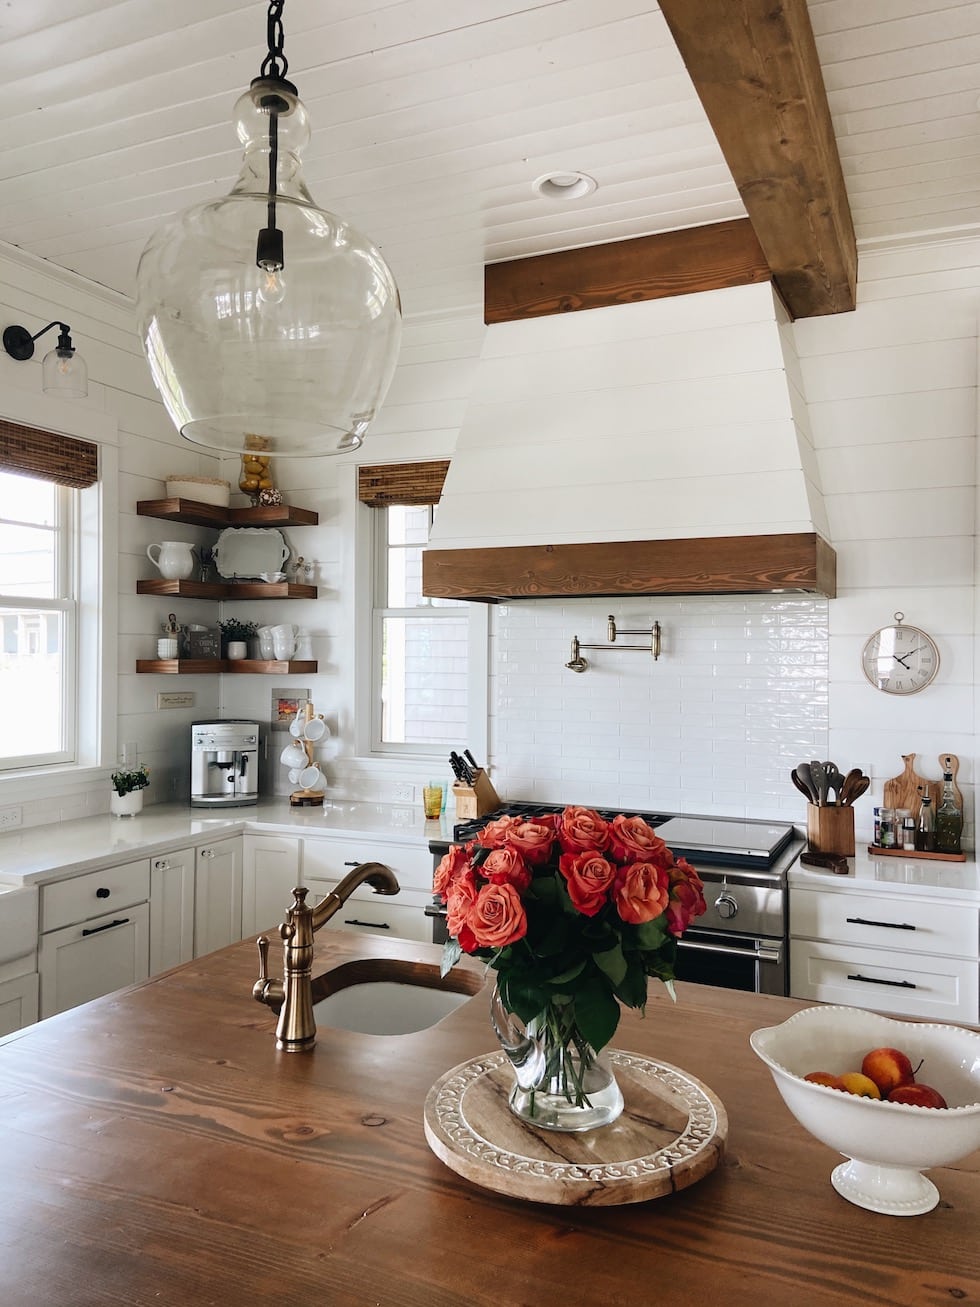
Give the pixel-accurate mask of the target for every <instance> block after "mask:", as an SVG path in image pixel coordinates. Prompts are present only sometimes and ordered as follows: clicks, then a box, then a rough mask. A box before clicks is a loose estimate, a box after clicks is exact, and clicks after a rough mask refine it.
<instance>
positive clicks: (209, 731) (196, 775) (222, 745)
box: [191, 721, 259, 808]
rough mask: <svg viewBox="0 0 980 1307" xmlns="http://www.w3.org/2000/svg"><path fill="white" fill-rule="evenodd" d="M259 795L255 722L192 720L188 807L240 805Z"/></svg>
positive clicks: (250, 801)
mask: <svg viewBox="0 0 980 1307" xmlns="http://www.w3.org/2000/svg"><path fill="white" fill-rule="evenodd" d="M258 797H259V724H258V722H243V721H226V722H193V723H192V725H191V807H192V808H242V807H245V806H246V805H248V804H252V803H256V802H257V801H258Z"/></svg>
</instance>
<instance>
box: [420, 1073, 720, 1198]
mask: <svg viewBox="0 0 980 1307" xmlns="http://www.w3.org/2000/svg"><path fill="white" fill-rule="evenodd" d="M606 1056H607V1057H608V1058H609V1061H610V1063H611V1065H612V1068H613V1071H614V1072H615V1075H616V1079H617V1080H618V1081H619V1087H620V1089H621V1090H622V1091H623V1098H624V1099H625V1102H626V1106H625V1108H624V1110H623V1114H622V1115H621V1116H620V1117H619V1119H618V1120H617V1121H614V1122H613V1123H612V1125H607V1126H600V1127H599V1128H598V1129H596V1130H589V1131H585V1132H583V1133H582V1134H566V1133H563V1132H561V1131H557V1130H536V1129H535V1128H534V1127H533V1126H529V1125H527V1124H525V1123H524V1122H523V1121H521V1120H520V1119H519V1118H518V1117H516V1116H515V1115H514V1113H513V1112H512V1111H511V1110H510V1107H509V1105H508V1102H507V1098H508V1095H509V1094H510V1091H511V1087H512V1086H513V1083H514V1071H513V1068H512V1066H511V1064H510V1062H509V1061H508V1060H507V1056H506V1054H505V1053H503V1052H498V1053H490V1054H488V1055H487V1056H485V1057H475V1058H471V1059H470V1060H469V1061H468V1062H463V1063H461V1064H460V1065H459V1066H456V1067H453V1069H452V1070H451V1071H447V1072H446V1074H445V1075H443V1076H441V1077H440V1079H439V1080H437V1081H436V1083H435V1084H434V1085H433V1086H432V1088H431V1089H430V1090H429V1093H428V1095H427V1097H426V1100H425V1112H424V1121H425V1137H426V1140H427V1142H428V1144H429V1147H430V1148H431V1149H432V1151H433V1152H434V1153H435V1155H436V1157H438V1158H439V1160H440V1161H442V1162H445V1164H446V1165H447V1166H448V1167H449V1168H450V1170H453V1171H455V1172H456V1173H457V1175H461V1176H463V1177H464V1178H465V1179H467V1180H471V1181H473V1183H474V1184H478V1185H481V1186H482V1187H483V1188H484V1189H492V1190H493V1191H494V1192H495V1193H500V1194H507V1195H508V1196H509V1197H511V1198H522V1199H525V1200H526V1201H528V1202H535V1203H561V1204H568V1205H572V1206H577V1207H612V1206H616V1205H617V1204H622V1203H642V1202H646V1200H647V1199H649V1198H660V1197H661V1196H662V1195H663V1194H669V1193H673V1192H674V1191H675V1190H677V1189H686V1188H687V1187H688V1185H692V1184H694V1183H695V1181H697V1180H700V1179H701V1178H702V1177H703V1176H705V1175H708V1174H709V1172H711V1171H713V1170H714V1169H715V1167H716V1166H717V1165H718V1163H719V1161H720V1160H721V1158H722V1157H723V1155H724V1151H725V1141H726V1139H727V1138H728V1115H727V1113H726V1112H725V1109H724V1107H723V1106H722V1104H721V1101H720V1100H719V1099H718V1098H717V1097H716V1096H715V1095H714V1094H713V1093H712V1091H711V1090H710V1089H709V1088H708V1087H707V1085H704V1084H702V1082H701V1081H700V1080H697V1079H695V1077H694V1076H692V1075H689V1074H688V1072H686V1071H681V1070H679V1069H678V1068H677V1067H675V1066H671V1065H670V1064H669V1063H667V1062H654V1061H653V1060H652V1059H651V1058H648V1057H641V1056H640V1055H639V1054H637V1053H624V1052H620V1051H619V1050H618V1049H609V1050H607V1052H606Z"/></svg>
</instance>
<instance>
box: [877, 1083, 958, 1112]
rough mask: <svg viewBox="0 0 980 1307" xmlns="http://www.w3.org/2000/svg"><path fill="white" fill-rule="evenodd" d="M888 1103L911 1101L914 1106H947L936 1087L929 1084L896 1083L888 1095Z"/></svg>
mask: <svg viewBox="0 0 980 1307" xmlns="http://www.w3.org/2000/svg"><path fill="white" fill-rule="evenodd" d="M888 1101H889V1103H912V1104H914V1106H916V1107H948V1106H949V1104H948V1103H947V1102H946V1100H945V1098H943V1096H942V1094H941V1093H940V1092H939V1090H938V1089H933V1088H932V1086H931V1085H923V1084H917V1085H898V1086H896V1088H895V1089H893V1090H892V1091H891V1093H890V1094H889V1095H888Z"/></svg>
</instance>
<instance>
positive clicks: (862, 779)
mask: <svg viewBox="0 0 980 1307" xmlns="http://www.w3.org/2000/svg"><path fill="white" fill-rule="evenodd" d="M870 784H871V777H870V776H859V777H858V779H857V780H856V781H855V782H854V784H853V785H852V786H851V791H850V797H849V798H848V800H847V803H848V806H851V805H853V804H854V802H855V801H856V800H857V799H860V797H861V795H862V794H864V792H865V791H866V790H867V788H868V786H869V785H870Z"/></svg>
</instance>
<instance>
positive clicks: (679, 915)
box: [667, 858, 707, 935]
mask: <svg viewBox="0 0 980 1307" xmlns="http://www.w3.org/2000/svg"><path fill="white" fill-rule="evenodd" d="M705 911H707V909H706V906H705V902H704V886H703V884H702V883H701V877H700V876H699V875H698V873H697V872H696V871H695V870H694V868H693V867H692V866H691V864H690V863H689V862H685V861H684V859H683V858H678V859H677V861H676V863H675V864H674V866H673V867H672V868H671V870H670V902H669V903H668V904H667V929H668V930H669V931H670V933H671V934H672V935H683V933H684V931H685V930H687V928H688V926H689V925H690V924H691V922H692V921H693V920H694V918H695V917H700V916H701V914H702V913H703V912H705Z"/></svg>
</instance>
